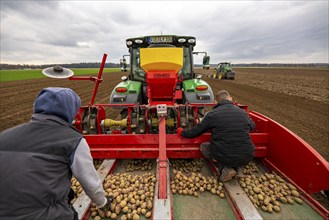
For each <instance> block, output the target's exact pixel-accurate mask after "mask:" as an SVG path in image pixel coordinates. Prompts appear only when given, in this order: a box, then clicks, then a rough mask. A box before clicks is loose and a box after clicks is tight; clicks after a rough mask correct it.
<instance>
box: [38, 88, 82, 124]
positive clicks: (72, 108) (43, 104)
mask: <svg viewBox="0 0 329 220" xmlns="http://www.w3.org/2000/svg"><path fill="white" fill-rule="evenodd" d="M80 104H81V99H80V97H79V96H78V95H77V94H76V93H75V92H74V91H73V90H71V89H69V88H60V87H49V88H44V89H42V90H41V92H40V93H39V95H38V96H37V97H36V98H35V101H34V104H33V113H35V114H36V113H39V114H47V115H55V116H57V117H60V118H62V119H63V120H65V121H67V122H68V123H71V122H72V121H73V119H74V118H75V116H76V115H77V113H78V110H79V108H80Z"/></svg>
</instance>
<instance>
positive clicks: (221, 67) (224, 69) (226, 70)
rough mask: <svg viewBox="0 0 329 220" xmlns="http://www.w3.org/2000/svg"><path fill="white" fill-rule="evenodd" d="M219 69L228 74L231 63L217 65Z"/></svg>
mask: <svg viewBox="0 0 329 220" xmlns="http://www.w3.org/2000/svg"><path fill="white" fill-rule="evenodd" d="M219 69H220V71H222V72H229V71H231V69H232V68H231V63H228V62H224V63H219Z"/></svg>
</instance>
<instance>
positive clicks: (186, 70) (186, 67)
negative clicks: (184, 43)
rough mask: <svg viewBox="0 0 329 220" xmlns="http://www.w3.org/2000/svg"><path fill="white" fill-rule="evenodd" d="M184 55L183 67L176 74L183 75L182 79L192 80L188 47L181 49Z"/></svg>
mask: <svg viewBox="0 0 329 220" xmlns="http://www.w3.org/2000/svg"><path fill="white" fill-rule="evenodd" d="M183 50H184V54H183V56H184V57H183V67H182V69H181V70H180V71H179V72H178V75H180V74H183V79H190V78H192V68H191V65H192V64H191V55H190V50H189V48H188V47H183Z"/></svg>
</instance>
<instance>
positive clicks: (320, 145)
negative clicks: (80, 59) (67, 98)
mask: <svg viewBox="0 0 329 220" xmlns="http://www.w3.org/2000/svg"><path fill="white" fill-rule="evenodd" d="M234 71H235V72H236V78H235V80H218V79H211V78H208V77H207V74H210V73H212V72H213V69H210V70H200V69H196V70H195V72H196V73H200V74H203V79H204V80H206V81H207V82H208V83H209V84H210V86H211V88H212V89H213V92H214V94H216V93H217V92H218V91H219V90H221V89H225V90H227V91H229V92H230V93H231V95H232V96H233V99H234V100H235V101H237V102H238V103H240V104H245V105H248V106H249V110H253V111H257V112H259V113H261V114H263V115H266V116H268V117H269V118H271V119H273V120H275V121H277V122H278V123H280V124H282V125H284V126H285V127H287V128H288V129H290V130H291V131H293V132H294V133H296V134H297V135H298V136H300V137H301V138H302V139H304V140H305V141H306V142H308V143H309V144H310V145H311V146H312V147H313V148H314V149H315V150H316V151H318V152H319V153H320V154H321V155H322V156H323V157H324V158H325V159H326V160H327V161H329V129H328V128H329V69H324V68H321V69H320V68H234ZM126 74H127V73H121V72H114V73H104V74H103V82H102V83H101V84H100V87H99V90H98V95H97V97H96V101H95V103H108V102H109V96H110V94H111V92H112V89H113V88H114V86H115V85H117V84H118V83H119V82H120V81H121V79H120V78H121V76H123V75H126ZM44 87H69V88H71V89H73V90H74V91H76V92H77V93H78V95H79V96H80V97H81V99H82V103H83V104H87V103H88V102H89V101H90V98H91V94H92V91H93V87H94V83H92V82H90V81H70V80H60V79H50V78H45V79H34V80H22V81H13V82H1V84H0V112H1V113H0V119H1V123H0V131H3V130H5V129H7V128H10V127H13V126H16V125H19V124H21V123H24V122H27V121H28V120H29V119H30V117H31V114H32V105H33V101H34V98H35V97H36V95H37V94H38V92H39V91H40V90H41V89H42V88H44ZM111 113H113V114H112V116H111V118H115V117H116V114H117V112H111V111H110V112H109V114H110V115H111ZM319 200H320V201H321V200H322V202H323V198H322V199H321V198H319ZM325 203H327V202H325ZM325 206H326V207H327V208H328V207H329V206H328V204H326V205H325Z"/></svg>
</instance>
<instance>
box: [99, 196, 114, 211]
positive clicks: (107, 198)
mask: <svg viewBox="0 0 329 220" xmlns="http://www.w3.org/2000/svg"><path fill="white" fill-rule="evenodd" d="M105 198H106V200H107V202H106V204H105V205H104V206H103V207H102V208H99V209H100V210H101V211H103V212H107V211H109V210H110V209H111V202H112V200H113V198H112V197H111V196H105Z"/></svg>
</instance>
